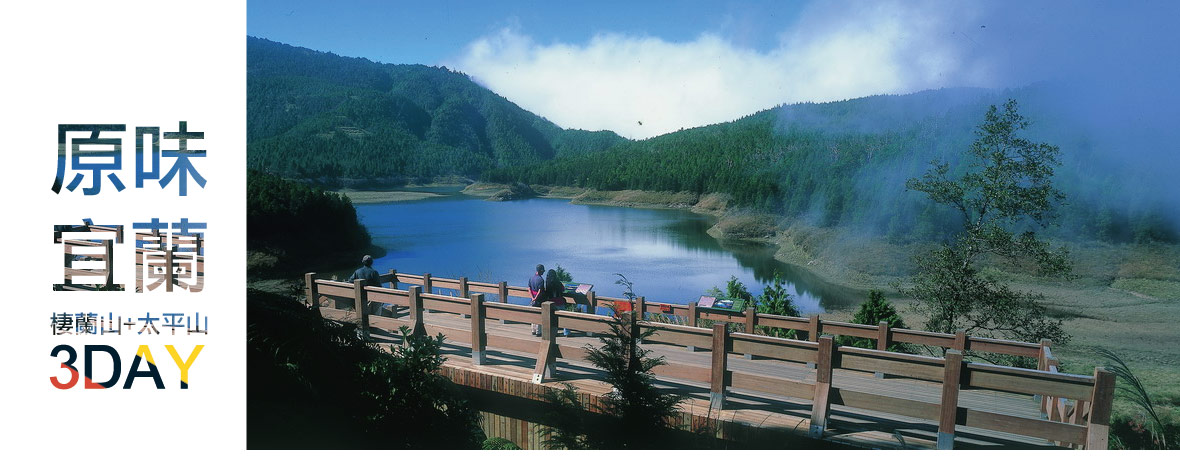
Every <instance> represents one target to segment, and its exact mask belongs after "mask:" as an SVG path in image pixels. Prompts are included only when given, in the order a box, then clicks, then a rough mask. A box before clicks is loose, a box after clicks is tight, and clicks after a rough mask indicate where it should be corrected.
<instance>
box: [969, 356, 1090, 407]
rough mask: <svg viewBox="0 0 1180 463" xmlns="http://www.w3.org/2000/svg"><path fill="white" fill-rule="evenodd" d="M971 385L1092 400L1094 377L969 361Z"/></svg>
mask: <svg viewBox="0 0 1180 463" xmlns="http://www.w3.org/2000/svg"><path fill="white" fill-rule="evenodd" d="M966 375H967V380H966V382H965V383H964V384H965V385H966V386H967V387H969V388H977V389H990V390H994V391H1004V392H1017V393H1022V394H1030V395H1033V394H1035V395H1043V396H1052V397H1066V398H1069V399H1074V400H1088V399H1090V395H1091V392H1092V390H1093V379H1092V378H1090V377H1088V376H1080V375H1070V374H1065V373H1049V372H1044V371H1036V370H1027V369H1023V368H1014V367H1005V366H999V365H981V364H976V363H970V364H967V368H966Z"/></svg>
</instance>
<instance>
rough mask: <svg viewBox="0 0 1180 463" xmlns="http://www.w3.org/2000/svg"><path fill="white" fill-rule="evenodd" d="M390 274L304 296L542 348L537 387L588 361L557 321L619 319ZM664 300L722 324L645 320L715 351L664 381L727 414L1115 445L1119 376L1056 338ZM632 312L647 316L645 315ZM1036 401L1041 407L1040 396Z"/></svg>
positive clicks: (516, 292)
mask: <svg viewBox="0 0 1180 463" xmlns="http://www.w3.org/2000/svg"><path fill="white" fill-rule="evenodd" d="M381 280H382V283H386V282H400V283H403V284H409V285H411V286H409V288H408V289H407V290H399V289H393V288H384V287H377V286H367V287H366V286H363V283H364V281H363V280H356V281H355V282H337V281H332V280H324V279H319V278H318V277H317V275H316V274H315V273H308V274H306V275H305V284H306V291H307V293H306V296H307V300H308V301H309V303H311V304H314V305H315V306H316V307H318V306H319V304H320V303H321V302H322V301H323V300H324V299H333V300H350V301H351V302H352V303H353V305H354V307H359V308H365V307H367V303H368V302H379V303H383V304H391V305H394V306H400V307H408V308H409V310H408V313H409V316H408V317H402V318H390V317H384V316H378V315H370V314H369V313H368V311H367V310H364V309H362V310H357V311H356V315H357V318H358V319H359V325H360V329H361V330H362V333H364V335H365V336H366V337H367V336H368V333H369V326H370V320H371V318H370V317H379V318H380V319H381V320H382V321H383V323H391V324H392V325H394V326H407V327H410V328H411V329H412V332H413V333H414V334H415V335H418V334H426V335H436V334H439V333H441V334H443V335H444V336H446V337H447V338H449V339H452V340H459V341H460V342H465V343H468V344H469V345H470V346H471V356H472V361H473V363H475V364H477V365H478V364H483V363H484V362H486V355H485V352H487V350H488V349H489V348H492V349H506V350H511V351H517V352H527V353H536V357H535V358H536V365H535V368H534V371H533V381H534V382H536V383H541V382H543V381H545V380H548V379H551V378H554V377H555V376H556V375H557V369H556V367H557V364H556V360H557V359H558V358H565V359H585V358H586V351H585V349H584V348H581V347H571V346H564V345H559V344H558V343H557V342H556V339H557V336H556V334H557V330H558V329H559V328H568V329H570V330H576V331H582V332H587V333H596V334H607V333H609V332H610V329H609V326H610V323H611V321H612V318H613V317H611V316H604V315H594V314H585V313H578V312H572V311H558V310H554V309H553V306H552V304H551V303H545V304H543V305H542V307H540V308H536V307H529V306H524V305H517V304H511V303H508V300H509V299H508V298H509V297H511V296H521V297H528V292H527V289H525V288H522V287H514V286H509V285H507V284H506V283H504V282H500V283H498V284H490V283H480V282H472V281H468V280H467V279H466V278H459V279H444V278H435V277H432V276H431V275H430V274H425V275H409V274H399V273H396V272H395V271H390V273H387V274H385V275H382V276H381ZM439 289H448V290H454V291H457V294H456V295H455V296H448V295H440V294H434V291H436V290H439ZM488 295H495V296H496V298H497V301H496V302H491V301H488V300H486V299H487V296H488ZM588 296H589V297H588V299H589V300H590V301H591V305H592V306H594V307H597V306H598V305H597V304H600V303H603V302H610V301H623V300H621V299H617V298H608V297H596V296H595V295H594V294H593V293H591V294H589V295H588ZM660 306H670V307H671V309H672V311H673V312H675V311H676V310H677V309H680V308H682V309H683V313H684V315H685V316H686V317H687V318H688V319H689V320H690V321H693V322H695V320H697V319H711V320H715V321H718V322H722V323H718V324H715V325H714V326H713V327H712V328H711V329H709V328H700V327H697V326H694V323H690V324H689V325H688V326H686V325H679V324H669V323H659V322H655V321H638V322H637V323H638V324H640V325H642V327H644V328H652V329H654V335H653V336H651V337H650V338H649V339H648V342H652V343H661V344H670V345H675V346H685V347H688V348H690V350H691V349H708V350H711V351H712V352H711V359H710V361H709V366H708V367H704V366H701V365H694V364H684V363H670V364H667V365H663V366H661V367H658V368H657V369H656V370H655V373H656V374H657V375H659V376H661V377H668V378H676V379H683V380H689V381H698V382H702V383H707V384H709V387H710V394H709V397H710V404H711V406H713V407H716V408H719V409H720V408H725V407H726V406H727V402H726V396H727V394H728V392H729V390H730V389H731V388H735V389H742V390H748V391H755V392H762V393H768V394H774V395H777V396H783V397H787V398H795V399H803V400H807V401H810V402H811V404H812V410H811V429H810V432H809V434H810V435H811V436H813V437H816V438H820V437H823V436H824V433H825V431H826V430H827V429H828V427H829V426H828V417H829V415H830V409H831V406H833V405H842V406H845V407H851V408H854V409H861V410H866V411H871V412H881V413H889V414H895V415H902V416H907V417H912V418H918V419H924V420H930V421H933V422H937V423H938V434H937V444H936V445H937V448H943V449H949V448H953V446H954V436H955V431H956V428H957V427H961V426H966V427H971V428H978V429H985V430H992V431H1000V432H1005V433H1011V434H1018V435H1023V436H1030V437H1035V438H1041V439H1045V440H1047V441H1050V442H1053V443H1055V444H1057V445H1061V446H1069V447H1075V448H1098V449H1104V448H1106V443H1107V430H1108V424H1109V418H1110V407H1111V402H1112V400H1113V388H1114V377H1113V375H1111V374H1110V373H1109V372H1107V371H1105V370H1104V369H1102V368H1096V369H1095V371H1094V374H1093V375H1092V376H1085V375H1076V374H1066V373H1061V372H1059V371H1057V367H1056V362H1057V361H1056V359H1055V358H1054V357H1053V356H1052V353H1051V351H1050V350H1049V345H1048V343H1047V342H1043V343H1042V344H1040V345H1033V346H1035V348H1034V349H1035V350H1033V351H1031V352H1030V351H1029V350H1028V345H1029V344H1030V343H1021V342H1015V341H1005V340H998V339H987V338H973V337H968V336H965V335H964V334H963V333H961V332H960V333H958V334H954V335H950V334H941V333H929V332H922V331H915V330H901V329H889V328H888V327H887V326H885V325H880V326H877V327H873V326H867V325H856V324H852V323H841V322H825V321H821V320H819V319H818V318H817V317H811V318H797V317H779V316H770V315H762V314H753V313H752V312H753V311H752V310H751V311H747V312H746V313H745V314H742V315H735V314H724V313H714V312H711V311H708V310H707V309H706V310H702V309H700V308H697V307H695V305H694V304H687V305H683V306H680V305H676V304H659V303H649V302H645V301H644V300H643V299H642V298H638V299H637V300H636V301H635V303H634V311H635V312H638V313H639V314H640V315H642V313H644V311H646V310H647V309H648V308H650V307H660ZM427 310H432V311H437V312H444V313H451V314H457V315H463V316H466V317H470V319H471V321H470V324H471V326H470V328H469V329H456V328H453V327H445V326H436V325H430V324H427V323H425V321H424V317H423V313H424V312H425V311H427ZM395 313H396V312H395ZM635 319H637V320H642V318H638V317H637V318H635ZM487 320H501V321H508V322H519V323H532V324H539V325H541V333H542V336H541V338H540V339H532V338H527V339H520V338H513V337H506V336H498V335H492V334H489V333H488V332H487V330H486V327H485V324H486V321H487ZM724 322H736V323H745V324H746V332H732V333H731V332H730V331H729V330H728V329H727V327H726V324H725V323H724ZM759 324H761V325H763V326H775V327H780V328H788V329H796V330H803V331H807V332H808V333H809V334H810V336H809V340H806V341H804V340H793V339H782V338H776V337H770V336H764V335H759V334H755V333H753V332H752V331H753V330H752V329H751V327H752V326H755V325H759ZM833 334H837V335H845V336H857V337H863V338H869V339H876V340H877V346H876V347H877V348H876V349H861V348H855V347H837V346H835V344H834V342H833V341H834V339H833V337H832V336H831V335H833ZM891 342H907V343H914V344H925V345H932V346H939V347H945V348H946V349H947V350H946V351H945V355H944V356H943V357H933V356H925V355H915V354H906V353H896V352H889V351H887V350H886V349H887V348H888V346H889V345H890V343H891ZM964 349H975V350H980V351H985V352H996V353H1004V354H1011V355H1024V356H1029V357H1036V358H1038V360H1039V362H1040V364H1041V365H1042V366H1043V368H1040V369H1038V370H1033V369H1025V368H1015V367H1006V366H998V365H988V364H980V363H974V362H970V361H965V360H964V359H963V350H964ZM728 354H745V355H747V356H758V357H761V358H769V359H777V360H781V361H786V362H796V363H804V364H807V365H808V366H811V367H812V368H814V370H815V373H814V378H813V379H808V380H802V381H799V380H792V379H787V378H781V377H772V376H766V375H761V374H757V373H752V372H743V371H735V370H733V369H731V368H729V366H728ZM836 370H842V371H856V372H868V373H877V374H880V375H889V376H891V377H901V378H908V379H912V380H917V381H924V382H928V383H938V384H940V385H941V386H940V387H941V390H942V393H941V397H940V400H939V402H938V403H933V402H925V401H919V400H913V399H910V398H902V397H894V396H890V395H888V393H881V392H880V391H877V392H867V391H864V390H853V389H848V388H846V387H845V388H838V387H834V386H833V381H832V374H833V371H836ZM809 378H811V376H809ZM881 381H883V380H881ZM965 389H967V390H970V389H978V390H989V391H999V392H1004V393H1011V394H1019V395H1025V396H1031V397H1039V398H1040V399H1039V400H1040V402H1041V404H1040V406H1041V410H1042V411H1045V412H1046V415H1045V417H1044V418H1042V419H1031V418H1027V417H1022V416H1014V415H1010V414H1005V413H1003V412H1000V411H995V410H982V409H976V408H972V407H969V406H968V405H967V404H966V403H964V402H960V401H959V392H960V390H965ZM1029 406H1030V407H1035V406H1037V405H1036V402H1034V401H1033V400H1032V399H1031V398H1030V402H1029Z"/></svg>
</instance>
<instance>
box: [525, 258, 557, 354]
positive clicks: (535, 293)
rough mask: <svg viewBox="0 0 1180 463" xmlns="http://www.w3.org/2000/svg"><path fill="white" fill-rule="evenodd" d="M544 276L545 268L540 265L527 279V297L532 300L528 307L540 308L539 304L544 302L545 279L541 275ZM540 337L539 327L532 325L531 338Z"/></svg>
mask: <svg viewBox="0 0 1180 463" xmlns="http://www.w3.org/2000/svg"><path fill="white" fill-rule="evenodd" d="M550 271H552V270H550ZM544 274H545V266H544V265H541V264H537V273H534V274H533V277H532V278H529V295H531V296H532V298H533V299H532V301H531V302H530V303H529V305H531V306H533V307H540V306H541V303H542V302H544V299H543V296H544V295H543V294H542V293H543V292H544V290H545V278H544V277H542V275H544ZM540 335H541V325H538V324H536V323H534V324H533V336H540Z"/></svg>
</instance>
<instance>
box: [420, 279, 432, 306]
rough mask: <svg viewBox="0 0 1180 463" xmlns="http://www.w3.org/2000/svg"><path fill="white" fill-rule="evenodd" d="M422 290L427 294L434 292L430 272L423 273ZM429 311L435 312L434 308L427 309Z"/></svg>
mask: <svg viewBox="0 0 1180 463" xmlns="http://www.w3.org/2000/svg"><path fill="white" fill-rule="evenodd" d="M422 292H423V293H426V294H432V293H434V284H433V283H432V282H431V281H430V274H429V273H424V274H422ZM427 312H430V313H434V311H433V310H427Z"/></svg>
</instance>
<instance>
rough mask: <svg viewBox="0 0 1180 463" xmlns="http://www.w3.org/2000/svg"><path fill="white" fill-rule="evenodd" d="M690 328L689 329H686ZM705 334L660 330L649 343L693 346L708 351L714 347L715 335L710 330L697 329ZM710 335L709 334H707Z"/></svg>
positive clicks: (649, 339) (650, 338)
mask: <svg viewBox="0 0 1180 463" xmlns="http://www.w3.org/2000/svg"><path fill="white" fill-rule="evenodd" d="M685 328H689V327H685ZM697 330H703V331H704V333H701V332H697V331H688V330H672V329H658V330H656V332H655V334H653V335H652V336H651V337H649V338H647V340H648V342H658V343H663V344H673V345H677V346H691V347H697V348H701V349H708V348H711V347H712V346H713V334H712V332H711V331H709V329H708V328H697ZM706 333H708V334H706Z"/></svg>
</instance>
